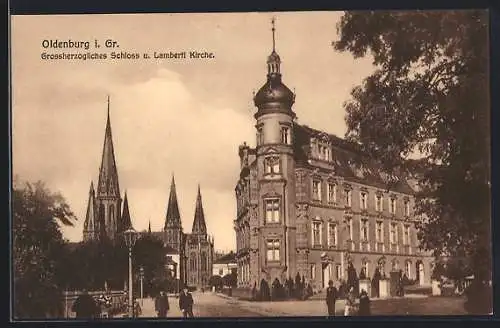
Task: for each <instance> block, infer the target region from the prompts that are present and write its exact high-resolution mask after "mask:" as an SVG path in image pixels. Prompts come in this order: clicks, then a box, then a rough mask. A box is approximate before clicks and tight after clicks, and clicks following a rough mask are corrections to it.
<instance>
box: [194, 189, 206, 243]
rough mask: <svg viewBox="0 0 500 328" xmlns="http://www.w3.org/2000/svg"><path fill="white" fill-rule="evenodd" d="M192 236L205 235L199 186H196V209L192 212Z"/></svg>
mask: <svg viewBox="0 0 500 328" xmlns="http://www.w3.org/2000/svg"><path fill="white" fill-rule="evenodd" d="M191 233H192V234H203V235H206V234H207V225H206V224H205V214H204V213H203V204H202V201H201V192H200V185H198V196H197V197H196V209H195V212H194V221H193V228H192V229H191Z"/></svg>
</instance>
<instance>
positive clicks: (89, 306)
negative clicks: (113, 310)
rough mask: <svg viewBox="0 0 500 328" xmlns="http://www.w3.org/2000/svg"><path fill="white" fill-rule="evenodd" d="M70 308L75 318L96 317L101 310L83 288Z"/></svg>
mask: <svg viewBox="0 0 500 328" xmlns="http://www.w3.org/2000/svg"><path fill="white" fill-rule="evenodd" d="M71 310H72V311H73V312H75V313H76V318H78V319H92V318H96V317H99V316H100V312H101V311H100V309H99V307H98V306H97V304H96V302H95V301H94V298H93V297H92V296H90V295H89V293H88V292H87V290H85V289H84V290H83V291H82V293H81V294H80V295H79V296H78V297H77V299H76V300H75V302H74V303H73V306H72V307H71Z"/></svg>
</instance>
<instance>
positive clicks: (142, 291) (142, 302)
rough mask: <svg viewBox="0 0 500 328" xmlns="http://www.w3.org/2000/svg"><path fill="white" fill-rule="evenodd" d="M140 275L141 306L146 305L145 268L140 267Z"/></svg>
mask: <svg viewBox="0 0 500 328" xmlns="http://www.w3.org/2000/svg"><path fill="white" fill-rule="evenodd" d="M139 277H140V278H141V306H144V301H143V299H144V268H143V267H142V266H141V268H140V269H139Z"/></svg>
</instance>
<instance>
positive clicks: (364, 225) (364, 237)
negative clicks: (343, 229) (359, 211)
mask: <svg viewBox="0 0 500 328" xmlns="http://www.w3.org/2000/svg"><path fill="white" fill-rule="evenodd" d="M361 241H368V219H361Z"/></svg>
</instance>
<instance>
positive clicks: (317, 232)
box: [312, 221, 321, 246]
mask: <svg viewBox="0 0 500 328" xmlns="http://www.w3.org/2000/svg"><path fill="white" fill-rule="evenodd" d="M312 244H313V246H319V245H321V222H318V221H313V223H312Z"/></svg>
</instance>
